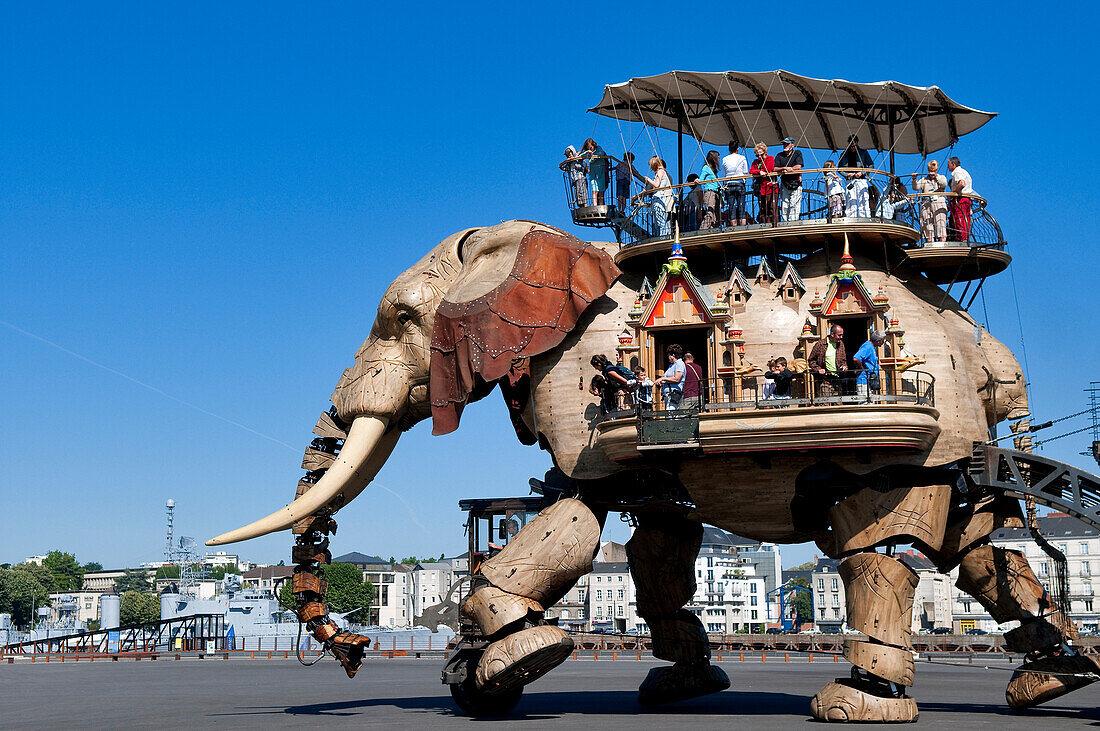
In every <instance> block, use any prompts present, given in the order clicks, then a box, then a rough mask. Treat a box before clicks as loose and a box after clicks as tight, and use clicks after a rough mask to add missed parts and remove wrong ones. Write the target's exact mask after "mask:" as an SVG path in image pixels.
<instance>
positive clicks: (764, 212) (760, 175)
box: [749, 142, 779, 223]
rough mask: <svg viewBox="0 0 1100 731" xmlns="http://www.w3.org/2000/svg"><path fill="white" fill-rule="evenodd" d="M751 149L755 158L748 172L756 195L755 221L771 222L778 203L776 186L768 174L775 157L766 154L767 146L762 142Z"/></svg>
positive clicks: (772, 167)
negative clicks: (751, 177) (751, 176)
mask: <svg viewBox="0 0 1100 731" xmlns="http://www.w3.org/2000/svg"><path fill="white" fill-rule="evenodd" d="M752 150H753V152H755V153H756V159H755V160H753V161H752V167H750V168H749V173H750V174H752V175H753V176H754V177H753V180H752V190H753V193H754V194H755V195H756V205H757V212H756V221H757V222H758V223H772V222H774V221H775V218H776V214H777V213H778V211H777V208H778V205H779V201H778V195H777V193H776V187H777V186H776V184H775V182H774V181H773V180H772V176H771V174H770V173H771V172H772V170H774V169H775V158H774V157H772V156H771V155H769V154H768V146H767V145H765V144H764V143H763V142H759V143H757V144H756V146H755V147H753V148H752Z"/></svg>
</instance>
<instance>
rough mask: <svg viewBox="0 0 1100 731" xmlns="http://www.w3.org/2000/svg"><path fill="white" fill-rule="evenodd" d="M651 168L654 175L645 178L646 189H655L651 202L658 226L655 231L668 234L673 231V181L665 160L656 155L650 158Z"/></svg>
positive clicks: (654, 221)
mask: <svg viewBox="0 0 1100 731" xmlns="http://www.w3.org/2000/svg"><path fill="white" fill-rule="evenodd" d="M649 169H650V170H652V171H653V177H652V178H644V180H645V184H646V189H647V190H653V195H651V196H650V197H649V202H650V206H651V207H652V208H653V223H654V225H655V226H656V231H654V233H655V234H656V235H657V236H662V237H663V236H668V235H669V234H670V233H671V230H670V227H669V224H668V214H669V213H670V212H671V211H672V200H673V196H672V181H671V180H670V179H669V177H668V171H666V170H665V161H664V160H662V159H661V158H659V157H657V156H656V155H654V156H653V157H651V158H649Z"/></svg>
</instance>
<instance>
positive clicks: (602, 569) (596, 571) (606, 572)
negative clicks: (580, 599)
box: [586, 561, 649, 632]
mask: <svg viewBox="0 0 1100 731" xmlns="http://www.w3.org/2000/svg"><path fill="white" fill-rule="evenodd" d="M586 598H587V601H588V608H587V612H586V613H587V616H588V629H592V630H603V631H606V632H628V631H637V632H648V631H649V630H648V627H647V626H646V624H645V620H644V619H642V618H641V617H639V616H638V604H637V598H636V592H635V590H634V581H633V580H632V579H631V576H630V568H629V567H628V566H627V563H626V562H625V561H615V562H599V561H597V562H596V563H593V564H592V573H590V574H589V575H588V587H587V592H586Z"/></svg>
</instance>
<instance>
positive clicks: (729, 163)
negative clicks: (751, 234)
mask: <svg viewBox="0 0 1100 731" xmlns="http://www.w3.org/2000/svg"><path fill="white" fill-rule="evenodd" d="M740 149H741V146H740V145H738V144H737V143H736V142H731V143H730V146H729V151H730V154H728V155H726V156H725V157H723V158H722V163H721V165H720V166H719V168H718V177H720V178H728V177H731V176H733V175H748V174H749V163H748V161H747V160H746V159H745V156H744V155H742V154H740V152H738V150H740ZM725 188H726V202H727V204H728V205H729V209H730V212H729V222H730V225H731V226H744V225H745V224H746V223H748V222H749V221H748V217H747V216H746V215H745V179H744V178H742V179H740V180H727V181H726V183H725Z"/></svg>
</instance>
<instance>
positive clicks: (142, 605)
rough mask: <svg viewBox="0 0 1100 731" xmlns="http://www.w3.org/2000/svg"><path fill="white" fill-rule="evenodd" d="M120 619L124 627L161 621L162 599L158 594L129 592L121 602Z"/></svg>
mask: <svg viewBox="0 0 1100 731" xmlns="http://www.w3.org/2000/svg"><path fill="white" fill-rule="evenodd" d="M118 618H119V623H120V624H121V625H122V626H123V627H129V626H130V625H134V624H145V623H147V622H155V621H157V620H158V619H160V599H158V598H157V595H156V594H147V593H144V592H140V591H128V592H126V593H125V594H123V595H122V600H121V601H120V602H119V608H118Z"/></svg>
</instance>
